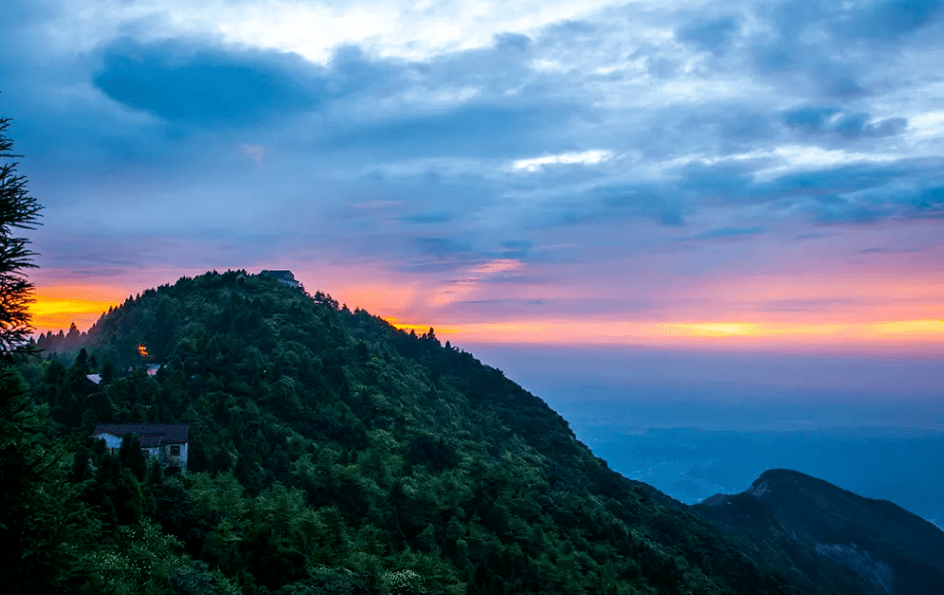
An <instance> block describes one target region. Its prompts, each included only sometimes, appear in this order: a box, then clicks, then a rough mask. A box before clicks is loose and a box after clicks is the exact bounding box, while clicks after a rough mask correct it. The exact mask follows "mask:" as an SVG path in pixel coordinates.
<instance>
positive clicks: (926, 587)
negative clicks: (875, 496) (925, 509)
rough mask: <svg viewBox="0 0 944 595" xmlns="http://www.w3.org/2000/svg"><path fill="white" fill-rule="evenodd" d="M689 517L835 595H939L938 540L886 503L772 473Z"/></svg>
mask: <svg viewBox="0 0 944 595" xmlns="http://www.w3.org/2000/svg"><path fill="white" fill-rule="evenodd" d="M694 509H695V510H696V511H698V512H699V513H700V514H703V515H705V516H706V517H707V518H710V519H712V520H714V521H716V522H717V523H718V525H719V526H720V527H722V528H723V530H724V531H725V532H726V533H728V535H729V536H730V537H731V538H733V539H736V540H737V541H738V542H739V543H740V544H741V547H742V548H743V549H744V550H745V551H752V552H754V553H755V557H758V558H759V557H763V558H764V559H767V560H770V561H777V563H778V564H781V565H786V566H789V565H795V566H796V567H797V568H799V569H802V571H803V573H805V574H806V576H808V577H810V578H811V579H812V580H813V581H814V582H815V583H816V584H818V585H823V586H826V587H827V588H829V590H831V591H833V592H838V593H877V594H879V593H901V594H903V595H904V594H907V595H918V594H927V595H936V594H938V593H942V592H944V532H942V531H941V530H940V529H938V528H937V527H935V526H934V525H932V524H931V523H929V522H928V521H925V520H924V519H921V518H919V517H917V516H915V515H913V514H911V513H910V512H908V511H906V510H904V509H902V508H900V507H899V506H896V505H895V504H892V503H891V502H888V501H886V500H872V499H869V498H863V497H861V496H857V495H856V494H853V493H851V492H848V491H846V490H843V489H840V488H838V487H836V486H834V485H831V484H829V483H827V482H825V481H823V480H821V479H816V478H814V477H810V476H809V475H804V474H803V473H799V472H797V471H788V470H786V469H773V470H770V471H765V472H764V473H763V474H762V475H761V476H760V477H759V478H757V480H756V481H754V483H753V484H752V485H751V487H750V488H749V489H748V490H747V491H745V492H743V493H741V494H735V495H723V494H719V495H717V496H713V497H711V498H709V499H708V500H706V501H705V502H703V503H702V504H700V505H698V506H696V507H694Z"/></svg>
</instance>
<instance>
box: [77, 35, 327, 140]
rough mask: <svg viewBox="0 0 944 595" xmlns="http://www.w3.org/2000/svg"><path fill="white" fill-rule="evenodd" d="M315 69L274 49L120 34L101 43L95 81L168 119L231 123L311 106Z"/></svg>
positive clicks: (318, 91) (320, 86) (319, 90)
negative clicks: (225, 47)
mask: <svg viewBox="0 0 944 595" xmlns="http://www.w3.org/2000/svg"><path fill="white" fill-rule="evenodd" d="M313 71H314V68H313V67H312V65H308V64H306V63H304V62H303V61H302V60H301V58H300V57H298V56H293V55H287V54H280V53H277V52H273V51H260V50H250V49H241V50H240V49H229V50H223V49H222V48H216V47H213V46H212V45H207V44H205V43H194V42H191V41H188V40H179V39H178V40H163V41H158V42H151V43H141V42H138V41H135V40H133V39H128V38H123V39H118V40H115V41H113V42H111V43H109V44H108V45H107V46H106V47H104V48H102V50H101V66H100V68H99V69H98V70H97V72H95V74H94V77H93V81H94V84H95V86H97V87H98V88H99V89H101V90H102V92H104V93H105V94H106V95H108V96H109V97H111V98H112V99H114V100H115V101H118V102H120V103H122V104H124V105H127V106H129V107H131V108H133V109H139V110H144V111H148V112H151V113H154V114H156V115H158V116H160V117H162V118H165V119H167V120H171V121H178V122H186V123H194V124H199V125H208V126H219V125H223V126H235V125H245V124H253V123H257V122H260V121H263V120H265V119H270V118H273V117H275V116H278V115H285V114H290V113H293V112H299V111H308V110H312V109H314V108H315V107H316V106H317V105H318V104H319V103H320V100H321V97H322V96H323V95H324V94H325V89H324V83H323V81H322V80H320V78H321V77H317V76H313V75H315V74H316V73H315V72H313Z"/></svg>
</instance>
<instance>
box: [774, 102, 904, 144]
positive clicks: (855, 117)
mask: <svg viewBox="0 0 944 595" xmlns="http://www.w3.org/2000/svg"><path fill="white" fill-rule="evenodd" d="M783 121H784V124H786V126H787V127H788V128H791V129H793V130H796V131H798V132H802V133H806V134H831V135H834V136H837V137H841V138H843V139H846V140H857V139H866V138H883V137H888V136H896V135H899V134H902V133H903V132H904V131H905V129H906V128H907V126H908V120H907V118H901V117H898V118H885V119H882V120H877V121H873V120H872V118H871V117H870V115H869V114H868V113H843V111H842V110H840V109H838V108H816V107H803V108H797V109H791V110H787V111H786V112H784V114H783Z"/></svg>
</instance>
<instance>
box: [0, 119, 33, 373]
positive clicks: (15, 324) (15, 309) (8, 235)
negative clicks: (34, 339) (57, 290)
mask: <svg viewBox="0 0 944 595" xmlns="http://www.w3.org/2000/svg"><path fill="white" fill-rule="evenodd" d="M9 125H10V120H9V119H6V118H2V119H0V160H3V163H2V164H0V356H6V355H9V353H10V352H11V351H13V350H14V349H16V348H18V347H21V346H22V345H23V344H24V343H25V342H26V339H27V337H28V334H29V331H30V316H29V311H28V309H27V308H28V306H29V304H30V303H31V302H32V297H31V292H32V289H33V285H32V283H30V282H29V280H28V279H27V278H26V276H25V275H24V274H23V269H27V268H31V267H34V266H36V265H34V264H33V262H32V260H31V258H32V257H33V256H34V254H33V253H32V252H31V251H30V250H29V248H28V245H29V240H27V239H26V238H22V237H18V236H16V235H15V233H16V232H15V230H16V229H32V228H33V226H34V225H35V223H36V219H37V217H38V216H39V210H40V208H41V207H40V205H39V203H38V202H37V201H36V199H35V198H33V197H32V196H30V194H29V191H28V190H27V188H26V178H25V177H24V176H20V175H17V173H16V167H17V162H15V161H9V160H10V159H13V158H15V157H16V155H13V154H12V153H11V152H10V151H11V149H12V148H13V141H12V140H10V139H9V138H7V136H6V130H7V128H8V127H9Z"/></svg>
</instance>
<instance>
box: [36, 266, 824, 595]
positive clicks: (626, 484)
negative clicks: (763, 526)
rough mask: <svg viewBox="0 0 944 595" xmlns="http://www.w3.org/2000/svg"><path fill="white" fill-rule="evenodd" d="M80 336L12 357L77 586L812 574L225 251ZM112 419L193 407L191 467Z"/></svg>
mask: <svg viewBox="0 0 944 595" xmlns="http://www.w3.org/2000/svg"><path fill="white" fill-rule="evenodd" d="M83 343H84V348H83V349H82V350H81V351H80V352H79V353H78V354H77V355H75V356H74V359H73V356H69V357H68V358H66V361H65V362H63V361H61V359H60V356H56V355H54V354H52V353H47V354H46V355H45V356H44V357H43V358H42V359H40V360H38V361H34V362H33V363H31V364H29V365H26V366H24V367H23V374H24V376H25V377H26V380H27V381H28V383H29V385H30V386H31V390H32V395H33V399H34V400H35V402H36V403H43V404H45V405H46V406H47V407H48V412H49V416H50V417H51V423H50V420H49V419H48V418H47V420H46V421H44V422H43V423H46V424H47V425H51V426H52V427H54V428H55V429H52V428H51V429H50V435H53V434H55V433H58V435H59V436H61V437H63V439H69V440H71V444H73V445H74V446H72V447H70V452H71V455H70V457H71V458H70V460H68V461H65V462H63V464H62V465H60V467H59V468H58V469H57V470H56V473H58V474H59V475H60V476H59V477H56V478H55V480H56V481H61V480H62V478H63V477H62V476H67V480H68V481H66V482H64V487H63V488H62V489H63V490H67V491H68V498H67V500H68V502H70V503H71V504H70V505H69V506H71V507H72V510H73V512H72V514H74V515H78V516H77V517H76V518H79V517H81V520H80V528H81V531H82V533H83V539H84V540H85V541H83V542H81V543H83V544H84V545H81V546H79V545H77V544H79V543H80V542H79V541H77V540H74V539H71V538H70V539H69V540H66V541H67V543H68V544H69V556H71V558H70V557H63V556H65V554H61V555H58V554H57V555H58V556H59V557H58V558H56V557H55V556H54V557H53V558H50V560H52V559H55V560H56V562H55V563H56V566H57V567H58V568H63V569H65V568H69V569H70V570H69V571H68V572H69V576H68V577H62V578H57V579H56V580H57V581H59V582H60V583H62V582H63V581H67V580H72V581H73V582H72V583H70V584H74V585H76V589H77V590H87V589H95V590H96V591H102V590H105V591H108V590H112V591H114V592H120V591H124V590H127V591H132V590H141V589H152V590H154V591H156V592H157V591H161V590H162V589H164V590H166V591H174V592H181V593H183V592H187V593H189V592H217V591H227V590H233V589H237V590H240V591H242V592H244V593H266V592H280V593H285V594H289V593H293V594H294V593H431V594H433V593H444V594H445V593H689V592H690V593H751V594H754V593H799V592H811V591H808V590H802V591H801V590H800V589H798V588H797V587H796V586H795V585H794V586H791V584H790V582H789V581H788V580H787V579H786V578H785V576H784V575H783V574H782V573H780V572H779V571H778V570H777V569H775V568H761V567H759V566H758V564H757V563H756V562H754V561H751V560H748V559H746V558H745V557H744V556H743V555H742V554H741V552H739V551H738V550H737V549H735V548H734V547H732V546H731V545H729V544H728V543H727V542H725V541H724V540H722V539H719V538H718V537H717V536H716V534H715V531H714V530H713V528H712V526H711V525H710V523H708V522H706V521H703V520H701V519H700V518H699V517H697V516H695V515H693V514H690V513H689V512H687V511H685V510H684V509H683V507H681V506H680V505H678V504H677V503H674V502H673V501H671V500H670V499H668V498H667V497H665V496H664V495H662V494H660V493H659V492H657V491H655V490H654V489H652V488H650V487H649V486H646V485H644V484H640V483H635V482H631V481H629V480H627V479H625V478H623V477H622V476H620V475H618V474H616V473H614V472H612V471H611V470H609V469H608V468H607V467H606V464H605V463H604V462H603V461H601V460H599V459H597V458H595V457H594V456H593V455H592V454H591V453H590V452H589V451H588V450H587V448H586V447H585V446H583V445H582V444H580V443H579V442H578V441H577V440H576V439H575V438H574V435H573V433H572V432H571V431H570V430H569V428H568V426H567V423H566V422H565V421H564V420H563V419H562V418H561V417H560V416H558V415H557V414H556V413H554V412H553V411H552V410H551V409H549V408H548V407H547V405H545V404H544V402H543V401H541V400H540V399H538V398H537V397H535V396H533V395H531V394H529V393H528V392H526V391H525V390H523V389H522V388H520V387H519V386H517V385H516V384H514V383H513V382H511V381H510V380H508V379H507V378H505V377H504V375H503V374H502V373H501V372H500V371H498V370H495V369H492V368H489V367H487V366H484V365H482V364H481V363H479V362H478V361H477V360H476V359H475V358H474V357H472V356H471V355H470V354H468V353H465V352H462V351H460V350H457V349H455V348H453V347H451V346H450V345H449V344H448V343H447V344H446V345H445V346H444V345H442V344H440V342H439V340H438V339H437V338H436V337H435V334H434V333H433V332H432V330H431V331H430V332H429V333H426V334H424V335H422V336H416V335H415V334H406V333H404V332H402V331H399V330H396V329H394V328H392V327H391V326H390V325H388V324H387V323H386V322H384V321H383V320H381V319H378V318H375V317H372V316H370V315H369V314H367V313H366V312H364V311H354V312H351V311H348V310H347V309H346V308H343V307H339V306H338V304H337V302H335V301H334V300H332V299H331V298H330V297H329V296H326V295H323V294H320V293H316V294H315V295H314V296H309V295H307V294H305V293H304V292H303V291H301V290H299V289H293V288H289V287H285V286H282V285H280V284H278V283H277V282H275V281H274V280H271V279H267V278H265V277H260V276H252V275H245V274H244V273H243V272H239V271H233V272H227V273H223V274H217V273H210V274H206V275H203V276H200V277H197V278H195V279H189V278H184V279H181V280H180V281H178V282H177V283H176V284H175V285H173V286H163V287H160V288H158V289H156V290H148V291H145V292H144V293H143V294H142V295H140V296H138V297H135V298H131V299H129V300H128V301H127V302H126V303H125V304H124V305H122V306H121V307H119V308H117V309H115V310H113V311H111V312H110V313H108V314H106V315H105V316H103V317H102V319H101V320H99V321H98V323H96V324H95V326H94V327H93V328H92V329H91V330H90V331H89V332H88V334H87V336H85V337H83ZM139 345H143V346H145V348H146V352H147V356H146V357H145V356H142V355H141V354H140V352H139V349H138V346H139ZM60 355H61V354H60ZM147 364H161V366H162V367H161V369H160V370H159V371H158V372H157V374H156V375H154V376H149V375H148V374H147V373H146V365H147ZM92 372H95V373H99V374H100V375H101V376H102V378H103V380H102V381H101V383H100V384H97V385H96V384H94V383H93V382H92V381H90V380H89V379H88V378H87V377H86V375H87V374H89V373H92ZM107 422H129V423H135V422H163V423H189V424H190V427H191V431H190V436H191V443H190V470H189V473H187V474H185V475H179V474H165V473H163V472H161V471H160V470H159V469H158V468H157V467H151V468H148V467H147V466H146V465H142V464H141V461H136V460H135V459H134V457H132V456H131V454H130V453H133V452H135V451H136V450H137V449H136V446H135V445H133V444H128V445H127V448H123V449H122V450H121V451H119V452H118V453H110V452H106V451H105V450H104V449H103V448H102V444H101V443H98V444H91V443H90V442H88V439H87V436H88V434H89V432H90V430H91V428H92V427H93V426H94V424H95V423H107ZM63 498H65V496H63ZM64 510H68V508H66V509H64ZM142 540H145V541H146V543H147V544H148V545H147V546H146V547H145V546H144V543H143V542H142ZM152 543H154V544H158V546H154V547H152V546H151V545H150V544H152ZM143 556H150V557H149V558H147V559H144V558H142V557H143ZM43 560H45V558H44V559H43ZM43 560H38V561H37V564H41V563H43ZM50 563H51V562H50ZM141 564H145V565H147V566H148V567H149V568H152V570H151V571H149V572H148V573H147V577H145V576H144V575H143V574H142V575H138V574H136V573H135V572H132V570H131V569H134V568H139V567H140V565H141ZM105 568H107V569H108V571H107V572H105V570H103V569H105ZM35 576H36V577H37V579H36V580H39V578H42V577H44V576H46V575H45V574H44V573H36V574H35ZM102 581H106V582H107V585H103V584H102ZM27 587H28V588H30V589H35V588H36V586H35V585H32V584H28V585H27V584H24V585H23V588H24V590H25V588H27Z"/></svg>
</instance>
